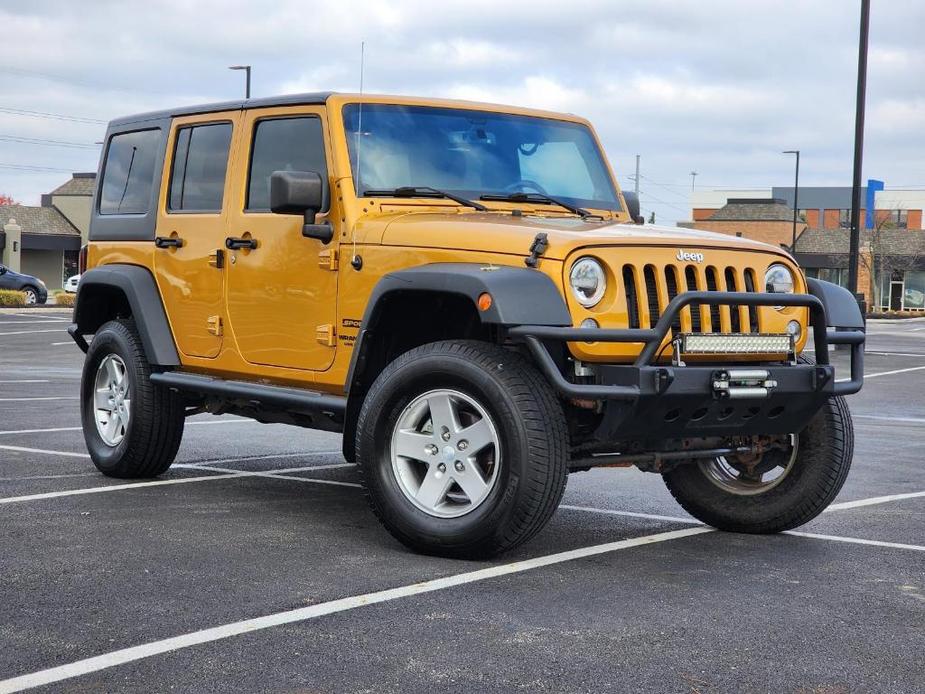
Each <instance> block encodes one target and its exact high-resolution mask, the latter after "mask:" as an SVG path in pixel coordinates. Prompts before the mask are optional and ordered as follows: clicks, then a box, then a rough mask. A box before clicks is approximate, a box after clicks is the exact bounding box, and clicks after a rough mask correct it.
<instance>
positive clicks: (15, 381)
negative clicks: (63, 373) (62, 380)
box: [0, 378, 51, 383]
mask: <svg viewBox="0 0 925 694" xmlns="http://www.w3.org/2000/svg"><path fill="white" fill-rule="evenodd" d="M0 383H51V381H48V380H45V379H41V378H23V379H20V380H13V381H0Z"/></svg>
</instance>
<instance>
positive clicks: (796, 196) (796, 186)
mask: <svg viewBox="0 0 925 694" xmlns="http://www.w3.org/2000/svg"><path fill="white" fill-rule="evenodd" d="M782 154H796V155H797V165H796V174H795V175H794V177H793V236H792V239H791V241H790V252H791V253H796V248H797V215H799V213H800V150H798V149H788V150H786V151H785V152H782Z"/></svg>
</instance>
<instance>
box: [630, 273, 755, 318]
mask: <svg viewBox="0 0 925 694" xmlns="http://www.w3.org/2000/svg"><path fill="white" fill-rule="evenodd" d="M637 273H638V268H636V267H635V266H633V265H629V264H627V265H624V266H623V268H622V273H621V274H622V277H623V288H624V291H625V293H626V312H627V320H628V322H629V327H630V328H651V327H653V326H654V325H655V324H656V323H657V322H658V319H659V316H661V314H662V313H663V312H664V311H665V307H666V305H667V303H666V301H663V300H662V298H661V297H663V296H664V297H666V299H667V301H668V302H670V301H671V300H672V299H674V298H675V297H676V296H677V295H678V294H679V293H680V292H683V291H689V292H690V291H697V290H704V289H705V290H706V291H708V292H716V291H730V292H742V291H745V292H755V291H757V289H756V286H757V283H756V281H755V277H756V275H755V270H754V269H752V268H744V269H737V268H734V267H726V268H720V269H717V268H716V267H713V266H712V265H710V266H707V267H706V268H704V269H703V274H701V272H700V268H699V267H698V266H696V265H684V266H680V267H677V266H675V265H666V266H664V267H656V266H654V265H651V264H650V265H646V266H644V267H643V268H642V282H641V284H640V285H637V277H638V274H637ZM643 288H644V289H645V296H644V297H643V296H642V294H641V293H642V289H643ZM643 302H645V303H643ZM701 306H702V304H696V303H695V304H691V305H690V306H689V307H688V308H685V309H683V311H681V312H679V313H678V314H677V316H675V319H674V321H673V322H672V325H671V331H672V334H677V333H678V332H679V331H680V330H681V313H682V312H683V313H684V314H685V315H689V316H690V329H691V332H695V333H700V332H714V333H718V332H723V325H724V324H726V325H727V326H728V327H727V330H731V332H736V333H738V332H758V309H757V308H756V307H754V306H750V307H748V325H747V326H746V325H743V323H744V322H745V321H744V320H743V315H744V312H742V311H741V310H740V307H739V306H738V305H736V306H715V305H711V306H710V307H709V322H707V321H706V318H705V317H704V316H703V315H702V314H701ZM646 308H647V309H648V314H649V322H648V325H646V324H645V323H646V321H645V309H646ZM685 324H686V323H685Z"/></svg>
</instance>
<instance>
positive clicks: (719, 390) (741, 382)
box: [712, 369, 777, 400]
mask: <svg viewBox="0 0 925 694" xmlns="http://www.w3.org/2000/svg"><path fill="white" fill-rule="evenodd" d="M712 381H713V397H715V398H718V399H720V400H726V399H729V400H746V399H751V400H757V399H763V398H767V397H768V396H769V395H770V394H771V391H772V390H773V389H774V388H776V387H777V381H775V380H772V379H771V373H770V372H769V371H768V370H767V369H725V370H723V371H714V372H713V378H712Z"/></svg>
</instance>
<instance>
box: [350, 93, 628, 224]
mask: <svg viewBox="0 0 925 694" xmlns="http://www.w3.org/2000/svg"><path fill="white" fill-rule="evenodd" d="M343 113H344V127H345V129H346V131H347V143H348V147H349V150H350V163H351V166H352V167H353V180H354V183H355V184H356V189H357V191H358V194H359V195H364V194H365V193H366V191H370V190H375V191H383V190H393V189H395V188H402V187H406V186H414V187H422V186H428V187H431V188H436V189H438V190H443V191H448V192H451V193H454V194H456V195H460V196H463V197H466V198H474V199H478V198H480V197H481V196H483V195H502V196H505V195H510V194H511V193H541V194H544V195H549V196H553V197H556V198H559V199H561V200H564V201H567V202H569V203H571V204H573V205H577V206H580V207H592V208H596V209H603V210H621V209H622V207H621V206H620V202H619V198H618V196H617V192H616V190H615V189H614V185H613V182H612V180H611V178H610V174H609V172H608V170H607V167H606V165H605V164H604V160H603V157H602V156H601V151H600V149H599V148H598V146H597V143H596V142H595V140H594V137H593V136H592V134H591V131H590V129H588V128H587V127H586V126H584V125H580V124H578V123H568V122H564V121H558V120H553V119H550V118H537V117H532V116H515V115H509V114H505V113H490V112H486V111H470V110H466V109H450V108H435V107H429V106H395V105H390V104H348V105H347V106H345V107H344V110H343ZM530 202H531V203H532V202H536V200H531V201H530Z"/></svg>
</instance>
